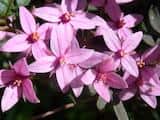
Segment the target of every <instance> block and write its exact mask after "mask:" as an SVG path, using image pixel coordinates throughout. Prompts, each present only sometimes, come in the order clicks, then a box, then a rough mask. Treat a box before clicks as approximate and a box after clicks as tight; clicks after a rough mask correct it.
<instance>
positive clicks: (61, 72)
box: [56, 66, 72, 93]
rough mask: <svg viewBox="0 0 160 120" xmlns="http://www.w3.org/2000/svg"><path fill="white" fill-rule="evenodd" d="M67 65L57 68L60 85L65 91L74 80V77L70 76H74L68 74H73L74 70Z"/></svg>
mask: <svg viewBox="0 0 160 120" xmlns="http://www.w3.org/2000/svg"><path fill="white" fill-rule="evenodd" d="M67 67H68V66H62V67H60V68H58V69H57V70H56V78H57V82H58V85H59V87H60V89H61V90H62V92H64V93H65V92H67V87H68V85H69V84H70V83H71V81H72V78H70V77H72V76H71V75H70V74H68V73H71V74H72V72H71V71H70V70H67Z"/></svg>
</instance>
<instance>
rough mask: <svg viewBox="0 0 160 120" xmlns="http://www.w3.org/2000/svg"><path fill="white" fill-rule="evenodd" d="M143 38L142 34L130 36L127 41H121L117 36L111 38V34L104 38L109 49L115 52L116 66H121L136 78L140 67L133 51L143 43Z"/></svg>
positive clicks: (113, 35)
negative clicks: (133, 55)
mask: <svg viewBox="0 0 160 120" xmlns="http://www.w3.org/2000/svg"><path fill="white" fill-rule="evenodd" d="M142 37H143V33H142V32H136V33H134V34H132V35H130V36H128V37H127V39H125V40H120V39H119V38H118V37H117V36H116V35H115V34H112V36H110V33H107V34H106V35H105V36H104V40H105V43H106V45H107V47H108V48H109V49H110V50H111V51H112V52H114V59H115V62H116V65H117V66H119V65H120V64H121V65H122V67H123V68H124V69H125V70H126V71H127V72H129V73H130V74H131V75H133V76H135V77H137V76H138V67H137V64H136V61H135V59H134V58H133V57H132V56H131V55H132V54H133V50H134V49H135V48H136V47H137V46H138V45H139V43H140V42H141V40H142Z"/></svg>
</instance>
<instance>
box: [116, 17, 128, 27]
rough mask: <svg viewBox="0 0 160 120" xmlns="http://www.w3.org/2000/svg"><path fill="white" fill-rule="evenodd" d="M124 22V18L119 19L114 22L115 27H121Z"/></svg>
mask: <svg viewBox="0 0 160 120" xmlns="http://www.w3.org/2000/svg"><path fill="white" fill-rule="evenodd" d="M125 24H126V23H125V22H124V20H123V19H122V20H119V21H117V23H116V26H117V28H122V27H123V26H124V25H125Z"/></svg>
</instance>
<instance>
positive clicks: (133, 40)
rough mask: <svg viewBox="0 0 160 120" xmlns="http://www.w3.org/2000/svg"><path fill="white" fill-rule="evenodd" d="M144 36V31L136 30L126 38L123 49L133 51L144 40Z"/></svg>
mask: <svg viewBox="0 0 160 120" xmlns="http://www.w3.org/2000/svg"><path fill="white" fill-rule="evenodd" d="M142 37H143V33H142V32H136V33H134V34H132V35H130V36H129V37H128V38H127V39H126V40H124V42H123V45H122V49H123V50H124V51H125V52H127V53H128V52H131V51H133V50H134V49H136V48H137V46H138V45H139V44H140V42H141V41H142Z"/></svg>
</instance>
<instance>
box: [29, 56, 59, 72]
mask: <svg viewBox="0 0 160 120" xmlns="http://www.w3.org/2000/svg"><path fill="white" fill-rule="evenodd" d="M55 60H56V58H55V57H54V56H46V57H42V58H41V59H39V60H37V61H35V62H33V63H31V64H30V65H29V66H28V69H29V71H31V72H35V73H47V72H50V71H51V70H53V69H54V68H55V65H56V64H54V62H55Z"/></svg>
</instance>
